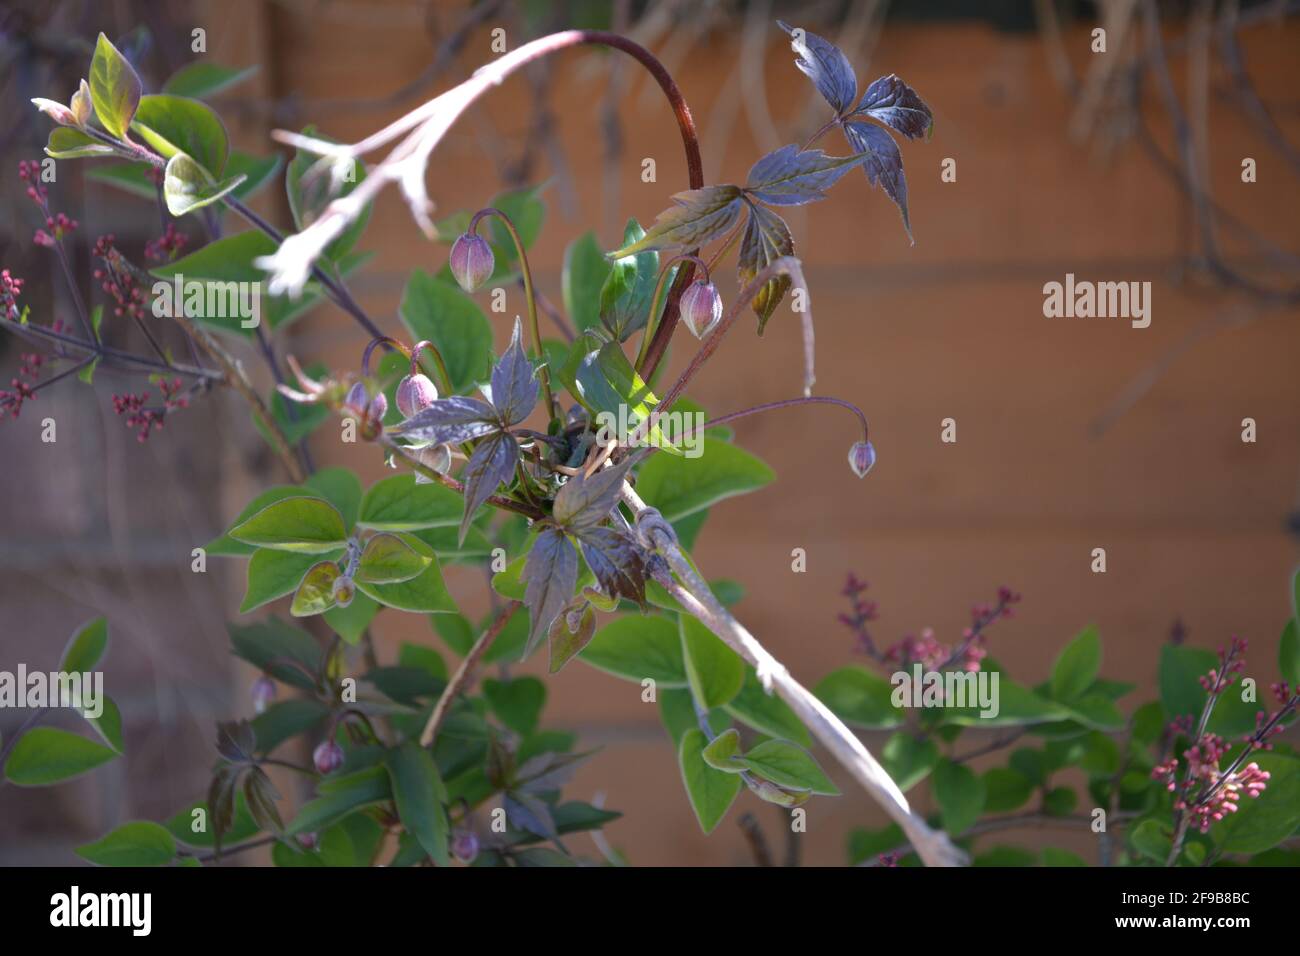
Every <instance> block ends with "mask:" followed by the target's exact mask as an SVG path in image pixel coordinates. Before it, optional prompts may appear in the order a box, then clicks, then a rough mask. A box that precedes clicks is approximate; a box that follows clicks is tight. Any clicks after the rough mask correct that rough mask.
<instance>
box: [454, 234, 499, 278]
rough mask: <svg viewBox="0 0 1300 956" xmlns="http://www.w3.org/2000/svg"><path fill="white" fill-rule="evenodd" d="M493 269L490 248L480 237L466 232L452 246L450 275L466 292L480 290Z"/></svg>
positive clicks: (490, 276)
mask: <svg viewBox="0 0 1300 956" xmlns="http://www.w3.org/2000/svg"><path fill="white" fill-rule="evenodd" d="M495 268H496V261H495V259H494V258H493V255H492V247H491V246H490V245H488V243H487V240H486V239H484V238H483V237H482V236H480V235H477V234H476V233H472V232H467V233H464V234H463V235H461V236H460V237H459V238H458V239H457V240H456V242H455V243H454V244H453V245H452V247H451V274H452V275H453V276H455V277H456V281H457V282H458V283H460V287H461V288H462V289H464V290H465V291H466V292H474V291H476V290H477V289H479V288H481V287H482V285H483V283H485V282H487V280H488V279H490V278H492V272H493V270H494V269H495Z"/></svg>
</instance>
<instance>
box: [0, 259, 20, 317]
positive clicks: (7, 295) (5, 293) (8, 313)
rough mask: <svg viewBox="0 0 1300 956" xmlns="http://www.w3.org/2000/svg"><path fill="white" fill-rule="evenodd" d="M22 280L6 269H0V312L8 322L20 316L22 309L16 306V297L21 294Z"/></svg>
mask: <svg viewBox="0 0 1300 956" xmlns="http://www.w3.org/2000/svg"><path fill="white" fill-rule="evenodd" d="M23 281H24V280H22V279H19V278H17V277H16V276H14V275H12V274H11V273H10V272H9V270H8V269H5V270H3V271H0V313H3V315H4V317H5V318H6V319H8V320H9V321H10V322H17V321H18V320H19V319H20V318H22V314H23V313H22V309H20V308H18V297H19V296H20V295H22V294H23Z"/></svg>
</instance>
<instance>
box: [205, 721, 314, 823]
mask: <svg viewBox="0 0 1300 956" xmlns="http://www.w3.org/2000/svg"><path fill="white" fill-rule="evenodd" d="M329 714H330V711H329V708H328V707H327V706H325V704H322V703H321V702H320V701H318V700H313V699H311V698H310V697H293V698H290V699H289V700H281V701H276V702H275V703H273V704H272V705H271V706H270V707H268V708H266V710H264V711H262V713H260V714H258V715H257V716H256V717H254V718H253V721H252V723H253V736H254V737H255V738H256V740H257V752H258V753H260V754H269V753H271V752H272V751H274V750H275V748H276V747H278V746H280V744H282V743H284V742H285V741H286V740H292V739H293V738H294V737H297V736H298V735H299V734H305V733H307V732H309V731H313V730H315V729H316V728H317V727H318V726H320V724H322V723H323V722H324V721H325V719H326V718H327V717H329ZM182 839H184V837H183V836H182Z"/></svg>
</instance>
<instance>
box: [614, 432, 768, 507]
mask: <svg viewBox="0 0 1300 956" xmlns="http://www.w3.org/2000/svg"><path fill="white" fill-rule="evenodd" d="M701 447H702V451H701V453H700V455H699V457H698V458H681V457H673V456H669V455H652V456H651V457H650V459H649V461H647V462H646V463H645V464H644V465H643V466H642V467H641V474H640V476H639V477H638V479H637V492H638V493H639V494H640V495H641V497H642V498H643V499H644V500H645V502H646V504H648V505H650V506H651V507H654V508H658V509H659V511H660V512H661V513H662V514H663V516H664V517H665V518H666V519H668V520H669V521H670V522H672V521H677V520H678V519H680V518H684V517H686V516H687V515H689V514H694V513H695V512H697V511H701V510H703V509H705V508H708V507H709V506H711V505H713V504H716V503H717V502H719V501H722V500H723V499H725V498H730V497H732V496H734V495H740V494H744V493H746V492H749V491H755V490H757V489H759V488H762V487H763V486H764V485H766V484H768V483H769V482H771V481H772V480H773V479H774V478H775V477H776V475H775V473H774V472H773V471H772V469H771V468H769V467H768V466H767V465H765V464H764V463H763V462H762V461H760V460H759V459H758V458H755V457H754V456H753V455H751V454H750V453H749V452H747V451H744V450H743V449H740V448H737V447H736V446H735V445H732V444H730V443H728V442H725V441H720V440H718V439H716V438H705V439H704V442H703V444H702V446H701Z"/></svg>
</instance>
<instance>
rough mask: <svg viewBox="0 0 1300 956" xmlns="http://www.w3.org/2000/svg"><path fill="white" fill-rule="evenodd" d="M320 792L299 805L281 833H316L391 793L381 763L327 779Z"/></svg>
mask: <svg viewBox="0 0 1300 956" xmlns="http://www.w3.org/2000/svg"><path fill="white" fill-rule="evenodd" d="M320 791H321V795H320V796H318V797H316V798H315V799H314V800H309V801H307V802H306V803H305V804H303V806H302V809H300V810H299V811H298V815H297V816H296V817H294V818H293V822H291V823H290V824H289V825H288V826H287V827H285V831H284V833H285V836H297V835H298V834H300V833H319V832H320V831H321V830H324V829H325V828H326V827H328V826H329V825H330V824H332V823H335V822H337V821H338V820H341V819H342V818H343V817H345V816H347V815H348V814H350V813H352V812H353V811H355V810H360V809H361V808H362V807H369V806H373V805H375V804H376V803H382V802H384V801H385V800H390V799H392V796H393V788H392V783H391V781H390V777H389V774H388V770H387V768H385V767H382V766H381V767H367V768H366V769H365V770H358V771H357V772H356V773H351V774H347V775H346V776H343V777H337V778H333V779H330V780H328V781H326V782H325V783H322V784H321V785H320Z"/></svg>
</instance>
